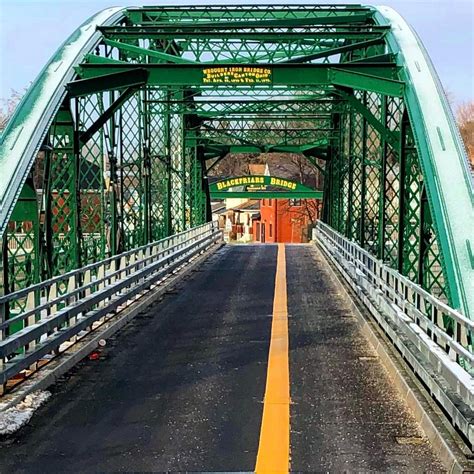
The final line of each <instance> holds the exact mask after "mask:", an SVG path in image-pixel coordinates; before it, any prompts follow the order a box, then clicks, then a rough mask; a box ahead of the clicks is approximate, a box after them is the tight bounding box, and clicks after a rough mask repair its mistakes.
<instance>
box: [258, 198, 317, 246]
mask: <svg viewBox="0 0 474 474" xmlns="http://www.w3.org/2000/svg"><path fill="white" fill-rule="evenodd" d="M321 204H322V203H321V200H319V199H262V200H261V204H260V216H259V217H257V218H254V219H253V224H252V225H253V236H254V241H255V242H262V243H265V242H267V243H273V242H286V243H304V242H308V240H309V238H310V235H308V234H309V227H310V225H311V224H312V223H314V222H315V221H316V220H317V219H319V217H320V214H321Z"/></svg>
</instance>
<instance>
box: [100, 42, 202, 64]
mask: <svg viewBox="0 0 474 474" xmlns="http://www.w3.org/2000/svg"><path fill="white" fill-rule="evenodd" d="M102 42H103V43H104V44H106V45H107V46H111V47H113V48H117V49H120V50H121V51H126V52H128V53H132V54H133V55H140V56H148V57H150V58H156V59H159V60H160V61H169V62H171V63H176V64H195V63H196V61H192V60H190V59H185V58H182V57H181V56H173V55H172V54H167V53H163V52H161V51H155V50H151V49H146V48H140V47H139V46H134V45H132V44H127V43H121V42H120V41H113V40H110V39H107V38H105V39H104V40H103V41H102Z"/></svg>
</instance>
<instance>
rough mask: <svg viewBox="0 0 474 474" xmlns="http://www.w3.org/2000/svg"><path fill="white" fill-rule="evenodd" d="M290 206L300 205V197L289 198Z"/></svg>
mask: <svg viewBox="0 0 474 474" xmlns="http://www.w3.org/2000/svg"><path fill="white" fill-rule="evenodd" d="M290 206H301V199H290Z"/></svg>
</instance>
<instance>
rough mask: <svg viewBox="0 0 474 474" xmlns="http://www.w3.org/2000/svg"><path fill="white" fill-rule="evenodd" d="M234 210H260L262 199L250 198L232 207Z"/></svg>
mask: <svg viewBox="0 0 474 474" xmlns="http://www.w3.org/2000/svg"><path fill="white" fill-rule="evenodd" d="M232 210H233V211H259V210H260V199H249V200H248V201H247V202H244V203H242V204H239V205H238V206H235V207H233V208H232Z"/></svg>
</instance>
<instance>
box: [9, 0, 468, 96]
mask: <svg viewBox="0 0 474 474" xmlns="http://www.w3.org/2000/svg"><path fill="white" fill-rule="evenodd" d="M122 1H123V0H122ZM132 1H133V0H132ZM225 3H229V4H242V5H243V4H247V5H249V4H254V3H257V4H258V3H272V4H276V3H284V4H287V5H288V4H291V3H300V4H301V3H307V4H311V3H331V4H336V3H365V2H350V0H349V1H348V0H345V1H344V0H342V1H330V0H329V1H328V0H320V1H319V2H314V1H312V0H306V1H305V0H299V1H298V0H297V1H292V0H287V1H285V2H282V1H281V0H280V1H278V2H271V1H269V0H266V1H265V0H261V1H253V0H249V1H242V0H240V1H239V0H233V1H230V2H226V1H224V0H194V1H188V0H181V1H179V0H174V1H173V0H168V1H166V2H161V1H160V0H151V1H150V0H138V1H137V4H138V5H159V4H166V5H169V4H177V5H192V4H198V5H205V4H221V5H222V4H225ZM121 4H122V2H121V1H120V0H0V99H6V98H8V97H9V96H10V95H11V91H12V89H14V90H17V91H22V90H23V89H24V88H25V87H27V86H28V85H29V84H30V83H31V81H33V80H34V79H35V77H36V76H37V75H38V73H39V72H40V70H41V69H42V67H43V66H44V64H45V63H46V62H47V60H48V59H49V58H50V57H51V56H52V55H53V54H54V52H55V51H56V49H57V48H58V47H59V45H60V44H61V43H62V42H63V41H64V40H65V39H66V38H67V37H68V36H69V35H70V34H71V33H72V32H73V31H74V30H75V29H76V28H77V27H78V26H79V25H80V24H81V23H83V22H84V20H85V19H86V18H88V17H90V16H92V15H93V14H95V13H96V12H97V11H99V10H102V9H104V8H107V7H110V6H116V5H121ZM374 4H376V5H377V4H383V5H387V6H390V7H392V8H393V9H395V10H397V11H398V12H399V13H400V14H401V15H402V16H403V17H404V18H405V20H406V21H407V22H408V23H410V24H411V26H412V27H414V29H415V30H416V31H417V33H418V35H419V36H420V37H421V39H422V41H423V42H424V44H425V47H426V49H427V50H428V53H429V54H430V56H431V59H432V61H433V63H434V65H435V68H436V70H437V72H438V74H439V76H440V78H441V82H442V83H443V85H444V87H445V89H447V90H449V91H450V96H452V99H453V101H454V104H455V105H457V104H460V103H461V102H464V101H468V100H473V99H474V0H381V1H375V2H374ZM123 5H124V6H130V5H133V3H132V2H131V3H130V4H128V5H127V4H126V3H124V4H123Z"/></svg>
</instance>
